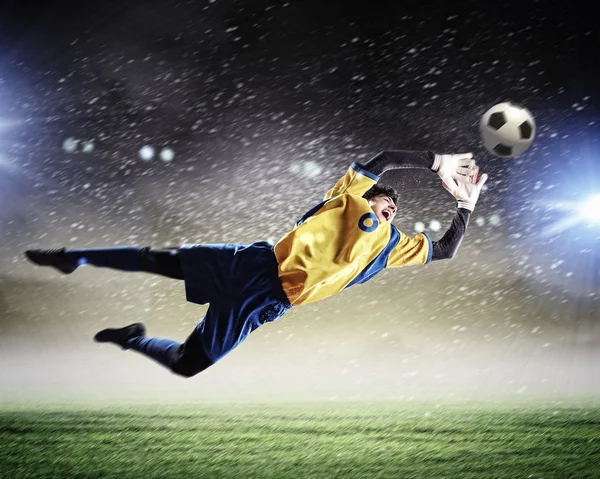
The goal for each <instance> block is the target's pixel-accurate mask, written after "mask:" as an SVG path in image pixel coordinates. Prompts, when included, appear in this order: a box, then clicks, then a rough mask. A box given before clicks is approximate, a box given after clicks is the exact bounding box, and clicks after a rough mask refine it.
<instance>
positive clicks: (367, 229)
mask: <svg viewBox="0 0 600 479" xmlns="http://www.w3.org/2000/svg"><path fill="white" fill-rule="evenodd" d="M369 218H371V220H372V221H373V224H372V225H371V226H366V225H365V221H366V220H368V219H369ZM378 226H379V221H377V216H375V213H365V214H364V215H362V216H361V217H360V219H359V220H358V227H359V228H360V229H361V230H362V231H364V232H365V233H371V232H373V231H375V230H376V229H377V227H378Z"/></svg>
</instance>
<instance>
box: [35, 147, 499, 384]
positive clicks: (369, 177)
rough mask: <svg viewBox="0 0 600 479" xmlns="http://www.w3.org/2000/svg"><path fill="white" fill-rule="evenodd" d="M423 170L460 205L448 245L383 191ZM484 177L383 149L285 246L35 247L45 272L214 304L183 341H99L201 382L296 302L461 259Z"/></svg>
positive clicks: (136, 335)
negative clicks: (110, 275) (167, 288)
mask: <svg viewBox="0 0 600 479" xmlns="http://www.w3.org/2000/svg"><path fill="white" fill-rule="evenodd" d="M396 168H423V169H429V170H432V171H434V172H436V173H437V174H438V175H439V176H440V177H441V178H442V184H443V186H444V188H446V190H448V191H449V192H450V193H451V194H452V195H453V196H454V198H455V199H456V200H457V208H456V213H455V215H454V219H453V220H452V225H451V226H450V228H449V229H448V230H447V231H446V233H445V234H444V235H443V237H442V238H441V239H440V240H439V241H432V240H431V239H430V237H429V236H428V235H427V234H426V233H419V234H417V235H416V236H415V237H413V238H411V237H409V236H407V235H405V234H404V233H401V232H400V231H398V229H396V227H395V226H394V225H393V224H392V220H393V219H394V217H395V216H396V211H397V206H398V197H397V194H396V192H395V191H394V190H393V188H391V187H389V186H383V185H379V184H378V181H379V177H380V175H382V174H383V173H384V172H385V171H387V170H390V169H396ZM478 177H479V168H478V167H477V165H476V164H475V161H474V160H473V159H472V154H470V153H465V154H458V155H438V154H435V153H433V152H430V151H426V152H416V151H405V150H404V151H384V152H382V153H380V154H378V155H377V156H375V157H374V158H373V159H371V160H370V161H369V162H367V163H366V164H364V165H363V164H361V163H357V162H355V163H352V165H351V166H350V167H349V168H348V170H347V171H346V174H345V175H344V176H342V177H341V178H340V179H339V180H338V181H337V183H336V184H335V186H334V187H333V188H331V189H330V190H329V191H327V193H326V194H325V197H324V199H323V201H321V202H320V203H319V204H318V205H316V206H315V207H314V208H311V209H310V210H309V211H308V212H307V213H306V214H305V215H304V216H302V217H301V218H300V219H299V220H298V222H297V223H296V225H295V226H294V228H293V229H292V231H290V232H289V233H288V234H286V235H285V236H284V237H283V238H282V239H281V240H280V241H279V242H278V243H277V244H276V245H273V244H271V243H269V242H265V241H260V242H256V243H253V244H249V245H241V244H203V245H197V244H184V245H181V246H179V247H177V248H162V249H154V248H151V247H150V246H146V247H129V246H121V247H113V248H90V249H79V250H77V249H74V250H67V249H65V248H61V249H51V250H28V251H26V252H25V255H26V256H27V258H28V259H29V260H31V261H32V262H33V263H35V264H37V265H40V266H52V267H54V268H56V269H58V270H59V271H61V272H62V273H65V274H70V273H72V272H73V271H75V270H76V269H77V268H78V267H79V266H81V265H84V264H90V265H93V266H97V267H104V268H113V269H117V270H121V271H140V272H142V271H143V272H148V273H153V274H158V275H162V276H166V277H168V278H173V279H178V280H183V281H184V285H185V291H186V298H187V300H188V301H190V302H193V303H197V304H207V303H208V304H209V307H208V310H207V312H206V315H205V316H204V318H203V319H202V320H201V321H200V322H199V323H198V324H197V326H196V327H195V329H194V331H193V332H192V333H191V334H190V335H189V337H188V338H187V339H186V340H185V342H184V343H179V342H176V341H172V340H170V339H162V338H149V337H146V328H145V327H144V325H143V324H141V323H134V324H131V325H129V326H125V327H123V328H109V329H104V330H102V331H100V332H98V333H97V334H96V336H95V337H94V339H95V341H98V342H109V343H114V344H117V345H119V346H120V347H121V348H123V349H133V350H135V351H138V352H139V353H142V354H144V355H146V356H148V357H150V358H152V359H154V360H155V361H157V362H159V363H160V364H162V365H164V366H166V367H167V368H169V369H170V370H171V371H172V372H174V373H176V374H178V375H181V376H183V377H192V376H194V375H196V374H198V373H199V372H201V371H203V370H205V369H206V368H208V367H209V366H211V365H213V364H214V363H215V362H217V361H218V360H219V359H221V358H222V357H223V356H225V355H226V354H228V353H229V352H231V351H232V350H233V349H234V348H235V347H237V346H238V345H239V344H240V343H241V342H242V341H244V340H245V339H246V338H247V337H248V335H249V334H250V333H251V332H252V331H254V330H255V329H256V328H258V327H259V326H261V325H263V324H264V323H266V322H270V321H274V320H276V319H278V318H280V317H281V316H282V315H283V314H284V313H285V312H286V311H287V310H288V309H290V308H291V307H292V306H294V307H296V306H300V305H302V304H307V303H312V302H314V301H318V300H321V299H324V298H327V297H329V296H331V295H333V294H336V293H339V292H341V291H342V290H344V289H346V288H349V287H351V286H354V285H356V284H359V283H365V282H366V281H368V280H369V279H371V278H372V277H373V276H375V275H376V274H377V273H379V272H380V271H381V270H382V269H384V268H398V267H401V266H406V265H416V264H428V263H430V262H431V261H437V260H443V259H449V258H452V257H453V256H454V254H455V253H456V251H457V249H458V247H459V245H460V243H461V241H462V238H463V236H464V234H465V231H466V229H467V225H468V223H469V216H470V214H471V212H472V211H473V209H474V208H475V204H476V203H477V200H478V198H479V193H480V191H481V188H482V186H483V185H484V183H485V182H486V180H487V178H488V177H487V175H485V174H484V175H482V176H481V178H480V179H479V180H478Z"/></svg>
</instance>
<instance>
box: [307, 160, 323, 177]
mask: <svg viewBox="0 0 600 479" xmlns="http://www.w3.org/2000/svg"><path fill="white" fill-rule="evenodd" d="M322 171H323V169H322V168H321V167H320V166H319V165H318V164H317V163H315V162H314V161H307V162H306V163H304V175H305V176H307V177H308V178H314V177H315V176H318V175H319V174H321V172H322Z"/></svg>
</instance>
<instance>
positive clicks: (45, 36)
mask: <svg viewBox="0 0 600 479" xmlns="http://www.w3.org/2000/svg"><path fill="white" fill-rule="evenodd" d="M324 3H326V5H324ZM17 5H19V4H17V3H16V2H15V3H14V5H13V6H10V5H9V6H6V4H4V6H3V7H2V8H3V9H2V10H0V32H1V33H0V204H1V205H2V208H0V236H1V240H2V244H3V248H2V252H1V253H0V312H1V314H2V321H1V322H0V348H1V349H0V360H3V361H5V364H7V365H8V367H6V368H3V372H2V373H0V379H2V380H3V381H4V384H6V388H7V390H10V391H17V390H19V388H25V389H23V390H29V389H27V388H30V389H31V390H32V391H47V390H48V389H53V386H58V385H60V387H61V388H63V390H65V391H79V392H81V391H83V390H84V389H85V387H84V386H83V385H84V384H85V385H87V386H89V387H91V386H90V385H89V384H88V382H89V381H90V379H89V378H90V377H94V378H96V379H97V384H100V385H101V386H102V387H105V388H107V390H109V389H110V386H111V385H113V384H114V383H115V382H118V381H127V379H126V378H127V374H126V372H125V371H121V370H120V369H119V372H118V373H117V374H118V381H116V380H115V378H114V377H110V376H106V377H105V376H104V375H103V374H102V373H103V372H104V371H106V370H107V366H106V364H122V363H127V361H131V367H132V368H137V369H135V370H136V371H144V375H145V373H146V371H147V373H148V376H155V377H156V378H157V379H160V380H161V381H162V382H161V383H160V384H169V385H173V387H175V386H176V387H178V388H180V387H185V388H188V389H189V388H190V387H191V386H189V385H186V386H180V384H181V383H180V382H178V380H177V379H175V378H172V377H170V376H169V373H167V372H165V371H158V370H157V367H156V366H154V365H152V364H148V363H147V362H145V361H144V360H143V359H142V358H137V357H135V358H131V357H129V356H123V354H125V353H120V352H118V351H115V350H113V349H110V348H108V347H101V346H98V345H95V344H94V343H92V342H91V340H90V338H91V336H92V335H93V334H94V332H95V331H97V330H98V329H99V328H100V327H105V325H121V324H127V322H128V321H129V320H136V321H137V320H141V321H144V322H146V323H147V325H148V327H149V330H150V332H151V333H152V334H155V333H156V334H164V335H167V336H172V337H174V338H176V339H183V338H184V337H185V336H186V335H187V334H188V332H189V331H190V330H191V329H192V327H193V325H194V324H195V322H196V321H197V320H199V319H200V318H201V317H202V314H203V313H204V309H203V308H202V307H198V306H196V305H192V304H190V303H185V300H184V295H183V288H182V286H181V285H180V284H178V283H176V282H171V281H168V280H163V279H160V278H153V277H150V276H147V275H143V274H137V275H136V274H134V275H127V274H124V273H117V272H112V271H102V270H97V269H94V268H88V269H86V270H81V271H77V273H75V274H74V275H71V276H69V277H61V276H59V275H58V274H56V273H54V272H53V271H49V270H46V269H41V268H34V267H33V266H32V265H30V264H28V263H26V262H25V261H24V259H23V257H22V252H23V251H24V250H25V249H28V248H31V247H57V246H67V247H71V248H73V247H99V246H108V245H117V244H122V245H124V244H141V245H150V244H151V245H153V246H163V245H177V244H180V243H183V242H197V243H229V242H232V243H250V242H253V241H259V240H264V239H270V240H272V241H277V240H278V239H279V238H280V237H281V236H283V235H284V234H285V233H286V232H287V231H288V230H289V229H290V228H291V227H292V226H293V224H294V223H295V221H296V220H297V219H298V218H299V217H300V216H302V214H303V213H304V212H305V211H306V210H308V209H310V208H311V207H312V206H313V205H314V204H316V203H318V202H319V201H320V199H321V197H322V195H323V193H324V192H325V191H326V190H327V189H329V188H330V187H331V185H333V183H334V182H335V181H336V180H337V178H339V177H340V176H341V175H342V174H343V173H344V171H345V169H346V168H347V167H348V165H349V164H350V163H351V162H352V161H364V160H366V159H368V158H369V157H370V156H372V155H374V154H376V153H377V152H379V151H381V150H384V149H402V148H404V149H431V150H434V151H436V152H438V153H458V152H464V151H471V152H473V153H474V155H475V158H476V160H477V162H478V164H479V165H480V166H481V167H482V169H483V170H484V171H486V172H488V173H489V175H490V180H489V181H488V183H487V185H486V189H485V191H484V192H483V193H482V195H481V198H480V201H479V203H478V205H477V208H476V210H475V212H474V214H473V217H472V220H471V224H470V227H469V230H468V233H467V236H466V237H465V240H464V241H463V244H462V245H461V248H460V250H459V253H458V256H457V257H456V258H454V259H453V260H452V261H449V262H444V263H443V264H433V265H430V266H428V267H422V268H421V267H411V268H406V269H403V270H394V271H385V272H383V273H381V274H380V275H379V276H378V277H377V278H375V279H373V280H372V281H370V282H369V283H368V284H366V285H361V286H357V287H355V288H356V289H353V290H352V292H345V293H342V294H340V295H338V296H336V297H333V298H329V299H327V300H326V301H323V302H322V303H317V304H314V305H308V306H304V307H300V308H298V309H297V310H296V309H295V310H293V311H292V312H290V313H288V314H287V315H286V316H285V317H284V318H282V320H280V321H279V322H277V323H274V324H272V325H267V326H265V327H264V328H262V329H261V330H259V331H257V332H256V333H253V337H251V338H250V339H249V340H248V341H247V342H246V343H245V344H244V345H243V346H242V347H240V348H239V350H237V351H235V352H234V353H232V354H231V355H230V356H229V357H228V358H226V360H224V361H223V364H219V368H218V370H217V368H215V371H212V370H211V371H208V372H207V374H206V377H202V378H196V379H194V381H195V382H194V384H195V386H194V387H196V388H198V389H197V390H199V391H202V392H203V393H204V392H205V391H206V390H208V389H210V388H209V387H208V386H209V385H211V384H212V385H215V384H217V386H218V387H216V388H212V389H211V390H215V389H217V390H219V389H220V390H223V391H225V390H227V391H228V392H232V393H233V394H236V392H237V391H238V388H246V389H247V390H252V391H255V392H256V394H258V395H260V391H267V390H269V391H272V390H279V391H281V390H289V391H295V389H294V387H298V388H300V389H301V390H303V391H312V392H315V394H317V392H319V391H323V390H325V389H327V388H326V387H325V386H327V387H330V389H331V390H329V389H327V393H328V394H329V393H331V394H333V395H335V392H336V391H337V392H339V393H340V394H341V392H340V391H345V394H353V395H355V396H356V397H361V395H364V396H368V395H369V394H371V393H372V392H373V391H377V392H378V393H381V394H382V395H387V396H390V397H400V396H402V395H406V394H411V391H412V392H414V393H417V392H418V393H419V394H425V393H433V392H436V391H442V390H444V391H451V392H452V394H457V395H461V393H462V394H463V395H464V396H467V397H468V396H469V395H470V394H472V395H477V394H480V393H481V391H491V392H492V393H493V392H497V391H500V392H502V393H508V394H515V393H517V392H518V393H523V392H529V391H532V392H541V393H543V394H553V395H560V394H576V393H579V392H585V393H590V392H591V393H595V394H597V393H598V392H599V391H600V375H599V373H598V371H597V368H596V370H594V367H593V365H594V364H597V361H598V359H600V358H599V357H598V349H599V346H600V326H599V321H600V313H598V312H597V311H598V308H599V307H600V295H599V291H600V260H599V253H598V245H599V241H600V225H598V224H596V225H589V224H585V223H583V222H581V221H577V218H578V217H577V212H576V211H567V210H565V209H564V208H561V207H560V206H557V205H559V204H561V203H564V202H570V203H573V204H575V205H579V204H582V202H583V201H584V200H585V199H586V198H587V197H589V196H590V195H593V194H597V193H600V181H599V178H600V171H599V168H600V166H599V158H600V156H599V153H600V151H599V150H600V148H599V144H598V140H599V138H600V135H599V126H600V123H599V121H598V116H599V115H598V102H597V98H598V96H597V95H598V86H597V85H599V84H600V68H599V64H600V62H599V60H598V54H597V51H598V49H597V47H598V45H600V41H599V40H600V38H599V33H598V28H597V25H596V21H595V18H594V17H593V15H591V14H589V13H588V12H585V11H583V10H580V9H579V8H578V7H577V6H576V4H575V3H565V2H556V1H552V2H485V3H484V2H474V1H473V2H460V3H456V2H452V7H449V6H448V2H427V1H424V2H411V3H408V4H407V3H406V2H389V3H388V4H385V3H377V2H375V3H374V2H363V4H362V5H361V6H349V5H348V2H343V3H342V2H339V3H338V2H336V3H333V2H317V1H303V2H289V3H283V2H272V1H232V0H226V1H222V0H215V1H206V2H205V1H198V2H191V1H190V2H172V1H171V2H168V1H163V2H156V1H152V2H144V3H141V2H137V3H136V2H127V1H125V2H124V1H120V2H116V1H106V2H98V3H97V5H92V4H88V3H84V2H81V3H73V4H67V3H63V4H56V3H54V4H52V5H51V6H46V7H43V8H40V9H35V8H27V9H23V8H24V7H23V6H22V5H21V6H17ZM61 5H62V8H61V7H60V6H61ZM503 101H515V102H518V103H520V104H523V105H525V106H526V107H527V108H528V109H529V110H530V111H531V112H532V113H533V115H534V117H535V120H536V123H537V136H536V139H535V142H534V144H533V145H532V147H531V148H530V149H529V150H528V151H527V152H526V153H525V154H524V155H522V156H521V157H519V158H516V159H501V158H495V157H493V156H491V155H490V154H489V153H488V152H487V151H486V150H485V149H484V147H483V145H482V143H481V140H480V138H479V132H478V124H479V120H480V118H481V116H482V115H483V113H484V112H485V111H486V110H487V109H488V108H490V107H491V106H492V105H494V104H496V103H500V102H503ZM71 145H72V146H73V148H70V146H71ZM146 145H148V146H151V147H152V148H154V150H155V155H154V157H153V158H152V159H150V160H143V159H141V157H140V155H139V152H140V149H141V148H142V147H144V146H146ZM163 149H169V151H172V152H173V153H174V156H173V158H172V159H171V158H169V157H166V158H167V161H165V160H164V159H161V158H160V156H159V153H160V152H161V150H163ZM382 183H389V184H391V185H392V186H394V187H395V188H396V189H397V190H398V191H399V192H400V196H401V199H400V204H399V213H398V216H397V218H396V220H395V224H396V226H398V228H399V229H400V230H402V231H404V232H406V233H407V234H411V235H414V234H415V225H416V223H417V222H422V223H423V224H424V226H425V228H426V231H427V232H428V233H429V234H430V235H432V237H433V238H434V239H436V238H439V237H441V235H442V234H443V232H444V231H445V229H446V228H447V227H448V226H449V221H450V219H451V218H452V214H453V206H454V202H453V199H452V198H451V197H450V196H449V195H448V193H447V192H446V191H445V190H444V189H443V188H442V187H441V184H440V183H439V182H438V178H437V176H436V175H433V174H431V173H429V172H425V171H408V172H407V171H395V172H391V173H386V175H385V176H384V177H383V179H382ZM432 222H434V223H433V224H432ZM436 222H437V223H438V224H439V226H438V227H436V225H435V223H436ZM565 222H569V224H568V227H567V226H560V225H563V224H566V223H565ZM553 225H559V227H558V229H556V230H552V229H551V227H552V226H553ZM440 227H441V229H440ZM128 354H130V355H131V353H128ZM111 361H112V362H111ZM117 361H119V362H118V363H116V362H117ZM65 362H68V363H70V364H78V365H79V368H78V369H77V371H76V373H73V374H66V373H65V372H64V369H63V368H61V365H64V364H65ZM39 363H43V364H45V365H48V367H47V368H44V369H41V370H40V369H39V368H38V367H37V366H36V364H39ZM50 365H52V366H50ZM108 369H109V368H108ZM90 371H92V372H90ZM317 373H318V374H317ZM144 377H145V376H144ZM98 378H102V380H100V379H98ZM249 378H255V379H254V380H250V379H249ZM86 381H87V382H86ZM142 382H143V381H142ZM143 385H144V387H145V388H146V389H151V390H153V391H155V389H156V387H159V386H156V385H154V384H153V383H151V382H150V381H148V382H147V383H146V382H144V383H143ZM135 387H136V388H139V387H141V384H138V383H137V382H136V383H135ZM160 387H162V386H160ZM170 387H171V386H170ZM152 388H154V389H152ZM54 389H56V388H54ZM133 389H135V388H134V387H133V386H132V390H133ZM142 389H144V388H142ZM146 389H145V390H146ZM186 390H187V389H186ZM194 391H196V390H194ZM332 391H333V392H332ZM282 394H283V393H282ZM307 394H309V393H307Z"/></svg>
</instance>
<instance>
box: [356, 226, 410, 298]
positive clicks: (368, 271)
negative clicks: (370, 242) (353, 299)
mask: <svg viewBox="0 0 600 479" xmlns="http://www.w3.org/2000/svg"><path fill="white" fill-rule="evenodd" d="M390 226H391V229H390V240H389V241H388V244H387V245H386V247H385V248H383V250H382V251H381V253H379V254H378V255H377V257H376V258H375V259H374V260H373V261H371V262H370V263H369V265H368V266H367V267H366V268H365V269H363V270H362V271H361V272H360V273H359V274H358V275H357V276H356V278H354V279H353V280H352V282H351V283H350V284H349V285H348V286H346V288H349V287H350V286H352V285H354V284H356V283H361V284H362V283H366V282H367V281H369V280H370V279H371V278H372V277H373V276H375V275H376V274H377V273H379V272H380V271H381V270H382V269H384V268H385V267H386V265H387V261H388V258H389V256H390V253H391V252H392V250H393V249H394V248H395V247H396V245H397V244H398V242H399V241H400V232H399V231H398V230H397V229H396V227H395V226H394V225H390ZM346 288H344V289H346Z"/></svg>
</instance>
